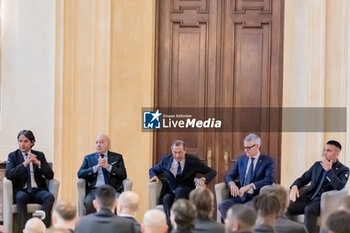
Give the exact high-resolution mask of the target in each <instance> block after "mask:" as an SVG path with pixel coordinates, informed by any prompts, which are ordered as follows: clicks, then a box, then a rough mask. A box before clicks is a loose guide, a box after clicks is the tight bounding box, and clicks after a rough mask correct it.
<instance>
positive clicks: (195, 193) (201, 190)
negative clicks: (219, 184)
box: [190, 187, 214, 219]
mask: <svg viewBox="0 0 350 233" xmlns="http://www.w3.org/2000/svg"><path fill="white" fill-rule="evenodd" d="M190 201H191V202H192V203H193V204H194V205H195V207H196V210H197V218H199V219H210V218H211V217H212V215H213V210H214V208H213V207H214V194H213V193H212V192H211V191H210V190H209V189H207V188H206V187H198V188H196V189H194V190H192V191H191V193H190Z"/></svg>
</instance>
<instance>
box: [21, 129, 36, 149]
mask: <svg viewBox="0 0 350 233" xmlns="http://www.w3.org/2000/svg"><path fill="white" fill-rule="evenodd" d="M17 142H18V147H19V149H20V151H21V152H23V153H27V152H29V151H30V149H31V148H32V147H33V146H34V143H35V137H34V134H33V132H32V131H30V130H25V129H24V130H21V131H20V132H19V133H18V135H17Z"/></svg>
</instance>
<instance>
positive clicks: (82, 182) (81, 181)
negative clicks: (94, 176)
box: [77, 179, 86, 216]
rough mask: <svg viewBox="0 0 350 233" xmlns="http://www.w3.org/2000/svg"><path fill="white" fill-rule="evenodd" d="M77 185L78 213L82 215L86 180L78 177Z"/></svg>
mask: <svg viewBox="0 0 350 233" xmlns="http://www.w3.org/2000/svg"><path fill="white" fill-rule="evenodd" d="M77 187H78V215H79V216H84V214H85V206H84V200H85V195H86V180H85V179H78V181H77Z"/></svg>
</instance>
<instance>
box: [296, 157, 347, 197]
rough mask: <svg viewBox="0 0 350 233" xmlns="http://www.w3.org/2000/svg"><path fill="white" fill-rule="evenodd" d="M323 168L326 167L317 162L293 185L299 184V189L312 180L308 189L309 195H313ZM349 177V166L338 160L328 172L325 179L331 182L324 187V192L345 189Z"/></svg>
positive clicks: (307, 193)
mask: <svg viewBox="0 0 350 233" xmlns="http://www.w3.org/2000/svg"><path fill="white" fill-rule="evenodd" d="M323 170H324V169H323V167H322V165H321V162H320V161H317V162H315V163H314V165H312V167H311V168H310V169H309V170H307V171H306V172H305V173H304V174H303V175H302V176H301V177H299V178H298V179H296V180H295V181H294V183H293V184H292V185H291V187H292V186H293V185H296V186H298V189H300V188H302V187H303V186H305V185H307V184H308V183H310V182H311V184H310V186H309V187H308V189H307V191H306V195H307V197H311V196H312V195H313V194H314V192H315V191H316V189H317V187H316V186H317V181H318V179H319V178H320V177H321V172H322V171H323ZM348 178H349V168H348V167H346V166H345V165H343V164H342V163H341V162H339V160H337V162H335V163H334V164H333V165H332V169H330V170H329V171H327V172H326V178H325V180H328V181H329V182H328V183H327V185H326V187H325V188H324V189H323V192H326V191H330V190H341V189H343V188H344V187H345V185H346V183H347V182H348Z"/></svg>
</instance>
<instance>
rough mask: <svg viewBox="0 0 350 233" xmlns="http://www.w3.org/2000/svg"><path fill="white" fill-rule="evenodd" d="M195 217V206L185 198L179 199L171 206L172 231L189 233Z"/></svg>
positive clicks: (173, 232)
mask: <svg viewBox="0 0 350 233" xmlns="http://www.w3.org/2000/svg"><path fill="white" fill-rule="evenodd" d="M196 217H197V213H196V207H195V206H194V205H193V204H192V203H191V202H190V201H189V200H186V199H179V200H177V201H175V202H174V205H173V206H172V207H171V214H170V221H171V224H172V225H173V230H172V231H171V232H172V233H190V232H192V230H193V228H194V223H195V220H196Z"/></svg>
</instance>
